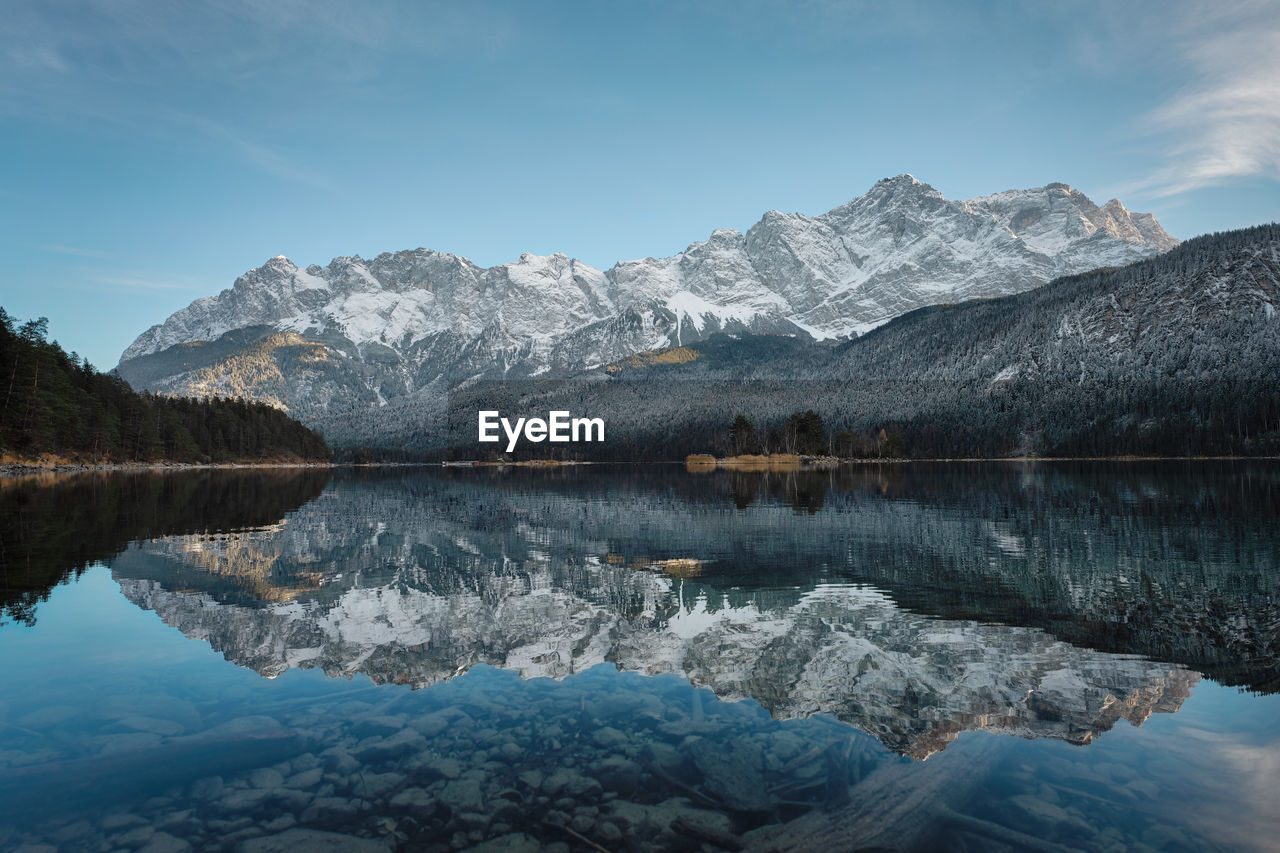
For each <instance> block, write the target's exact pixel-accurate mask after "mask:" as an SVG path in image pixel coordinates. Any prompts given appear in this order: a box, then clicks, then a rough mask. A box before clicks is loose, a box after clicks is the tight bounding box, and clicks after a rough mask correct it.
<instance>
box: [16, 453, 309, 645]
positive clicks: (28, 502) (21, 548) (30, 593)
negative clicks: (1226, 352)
mask: <svg viewBox="0 0 1280 853" xmlns="http://www.w3.org/2000/svg"><path fill="white" fill-rule="evenodd" d="M328 482H329V472H328V470H315V469H302V470H299V469H294V470H284V471H282V470H274V471H181V472H166V473H138V474H122V473H115V474H101V473H96V474H78V475H74V476H69V477H67V476H64V477H51V475H42V476H38V477H27V478H21V479H10V480H0V624H4V623H5V622H9V621H14V622H19V623H23V624H28V625H29V624H33V623H34V622H35V610H36V606H37V605H38V604H39V603H40V602H41V601H44V600H45V599H47V598H48V596H49V592H50V590H52V589H53V587H55V586H57V585H58V584H59V583H61V582H62V581H64V580H66V579H68V578H70V577H75V576H78V575H79V574H80V573H81V572H82V571H84V569H85V568H86V567H88V566H89V565H90V564H92V563H94V562H99V561H103V560H108V559H110V558H111V557H113V556H115V555H116V554H118V553H119V552H120V551H122V550H123V549H124V548H125V547H126V546H128V544H129V543H130V542H132V541H135V540H140V539H154V538H156V537H160V536H177V535H183V534H190V533H203V532H218V531H228V530H236V529H244V528H249V527H263V526H266V525H269V524H274V523H276V522H278V521H279V520H280V519H281V518H283V517H284V515H285V514H286V513H289V512H291V511H293V510H295V509H297V508H298V507H300V506H302V505H303V504H304V503H306V502H307V501H310V500H311V499H313V498H315V497H316V496H317V495H319V494H320V492H322V491H323V490H324V487H325V485H326V484H327V483H328Z"/></svg>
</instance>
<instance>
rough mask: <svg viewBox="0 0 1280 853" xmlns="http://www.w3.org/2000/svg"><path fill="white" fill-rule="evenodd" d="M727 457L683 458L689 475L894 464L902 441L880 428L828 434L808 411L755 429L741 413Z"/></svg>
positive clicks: (732, 430)
mask: <svg viewBox="0 0 1280 853" xmlns="http://www.w3.org/2000/svg"><path fill="white" fill-rule="evenodd" d="M728 445H729V450H730V454H729V455H728V456H724V457H720V458H717V457H715V456H713V455H711V454H709V453H693V454H690V455H689V456H687V457H685V464H686V466H687V467H688V468H689V469H690V470H691V471H706V470H711V469H714V468H718V467H725V468H735V469H740V470H742V469H746V470H769V469H775V468H796V467H801V466H809V467H824V466H831V465H835V464H837V463H839V462H840V461H841V460H842V459H859V460H868V459H899V458H901V457H902V455H903V449H904V442H903V440H902V437H901V436H899V435H896V434H893V433H890V432H888V431H887V429H886V428H884V427H881V428H880V430H879V431H878V432H869V433H861V432H854V431H853V430H847V429H842V430H837V431H836V432H834V433H831V434H828V433H827V430H826V427H825V426H824V424H823V422H822V416H821V415H819V414H818V413H817V412H815V411H813V410H812V409H808V410H806V411H804V412H793V413H792V414H791V416H790V417H788V418H787V419H786V421H784V422H783V423H782V424H780V425H778V426H776V427H773V428H768V429H759V428H757V427H756V425H755V424H754V423H752V422H751V420H750V419H749V418H748V417H747V416H746V415H744V414H739V415H737V417H735V418H734V419H733V423H732V424H731V425H730V426H729V441H728Z"/></svg>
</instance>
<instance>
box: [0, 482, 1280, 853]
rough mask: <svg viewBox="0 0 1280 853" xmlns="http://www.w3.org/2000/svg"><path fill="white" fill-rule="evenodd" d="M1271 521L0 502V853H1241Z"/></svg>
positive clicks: (203, 487)
mask: <svg viewBox="0 0 1280 853" xmlns="http://www.w3.org/2000/svg"><path fill="white" fill-rule="evenodd" d="M1278 484H1280V467H1278V466H1275V465H1272V464H1268V463H1250V464H1238V465H1237V464H1225V463H1224V464H1217V463H1203V464H1197V465H1184V464H1164V465H1155V464H1147V463H1143V464H1140V465H1139V464H1133V465H1119V464H1111V465H1103V464H1085V463H1079V464H1040V465H1035V466H1021V465H1015V464H983V465H950V466H929V465H919V464H911V465H902V466H883V467H858V468H849V467H846V468H841V469H839V470H835V471H826V472H821V473H816V472H771V473H770V472H763V473H760V472H752V473H747V472H715V473H707V474H693V473H689V472H686V471H685V470H683V468H682V467H680V466H669V467H662V466H635V467H616V468H611V467H604V466H601V467H592V468H578V469H566V470H541V471H530V470H516V471H498V470H453V469H445V470H441V469H436V468H399V469H350V470H340V471H337V472H335V473H333V474H332V476H331V475H330V473H329V472H326V471H293V472H279V471H277V472H272V473H266V472H200V473H177V474H170V475H136V476H133V475H131V476H120V477H101V476H89V477H79V478H71V479H57V480H56V481H54V482H52V483H43V482H25V483H16V482H13V481H9V482H6V483H0V508H3V509H4V510H5V512H4V513H3V515H2V516H0V570H2V571H0V576H2V580H3V593H4V601H3V606H4V610H5V616H6V619H5V620H4V621H7V622H9V623H11V624H3V621H0V683H4V684H5V686H6V688H7V692H6V693H5V694H3V695H0V847H5V846H8V845H19V844H22V843H28V844H38V843H50V844H55V845H57V846H58V847H59V848H61V849H66V850H81V849H84V850H98V849H118V848H125V847H128V848H132V849H138V848H139V847H142V846H143V845H152V846H153V847H155V849H173V850H179V849H186V847H184V846H183V845H184V844H190V845H191V846H192V847H194V848H195V849H200V850H210V851H213V850H237V849H239V850H245V851H247V853H265V851H268V850H273V849H280V848H281V847H282V846H288V845H292V846H293V847H307V846H317V845H321V846H322V845H324V844H329V845H338V844H342V845H345V848H349V849H369V850H373V849H375V848H376V849H386V848H393V849H404V850H429V851H438V853H446V851H451V850H461V849H476V850H495V849H503V850H506V849H515V850H525V849H527V850H534V849H553V850H557V851H559V853H565V851H566V850H570V851H572V850H587V849H596V850H598V849H601V848H603V849H606V850H612V851H614V853H619V851H627V850H630V851H635V853H638V851H655V853H656V851H661V850H680V851H688V853H693V851H698V850H711V849H740V848H745V849H748V850H761V851H766V850H770V851H781V850H812V849H833V850H834V849H854V848H858V847H868V846H869V847H888V848H894V849H902V850H956V851H960V850H974V849H984V850H985V849H993V850H1016V849H1054V850H1061V849H1086V850H1100V849H1112V848H1114V849H1174V850H1198V849H1205V848H1207V847H1221V848H1224V849H1264V848H1266V847H1267V845H1268V844H1269V842H1270V840H1271V839H1273V838H1274V837H1275V834H1276V833H1278V832H1280V814H1277V812H1276V810H1275V808H1274V804H1273V803H1272V802H1271V799H1270V795H1269V792H1270V791H1271V790H1273V788H1274V785H1273V784H1272V782H1274V781H1275V780H1276V778H1277V776H1276V773H1277V769H1278V768H1280V763H1278V762H1277V761H1276V758H1275V757H1276V756H1277V755H1280V730H1278V729H1277V725H1276V722H1275V721H1276V720H1278V719H1280V714H1276V713H1274V711H1275V710H1276V709H1277V708H1278V706H1277V704H1276V702H1277V700H1280V697H1277V696H1272V695H1266V694H1270V693H1275V692H1276V691H1277V688H1278V687H1280V679H1278V678H1277V672H1278V670H1277V659H1276V652H1277V648H1278V644H1280V641H1278V639H1277V636H1276V634H1277V630H1280V613H1277V608H1278V607H1280V573H1278V572H1277V571H1276V567H1277V566H1280V524H1277V523H1276V522H1277V520H1278V519H1280V513H1278V512H1277V507H1278V506H1280V500H1278V496H1280V488H1278ZM101 563H105V564H106V566H107V567H109V572H110V576H108V575H107V571H108V569H107V568H104V567H103V566H102V565H101ZM86 567H88V568H87V571H88V573H87V574H82V573H83V572H84V571H85V570H86ZM112 580H114V582H115V583H114V584H113V583H112V582H111V581H112ZM117 585H118V589H119V591H120V592H123V594H124V598H121V597H120V595H118V594H117V593H116V588H117ZM51 592H52V594H51ZM126 599H127V600H126ZM130 602H132V603H130ZM134 605H137V607H135V606H134ZM139 608H141V609H139ZM157 616H158V617H159V618H158V619H157V618H156V617H157ZM80 623H84V624H85V625H86V626H87V627H85V628H79V627H77V626H78V625H79V624H80ZM175 628H176V629H177V631H174V630H172V629H175ZM179 631H180V632H181V634H179V633H178V632H179ZM78 632H79V633H78ZM184 634H185V635H186V637H189V638H192V639H194V640H197V641H198V642H188V641H187V640H186V639H184V637H183V636H182V635H184ZM101 637H108V638H110V639H109V642H101V641H100V640H99V639H98V638H101ZM209 648H212V649H213V650H216V652H217V653H218V654H220V655H222V656H223V657H225V658H226V660H228V661H231V662H232V663H234V664H235V666H231V665H228V664H227V663H225V662H224V661H222V660H219V659H217V655H215V654H213V653H211V652H210V651H209ZM321 672H323V673H324V674H325V675H328V676H333V677H334V678H325V677H323V675H321V674H320V673H321ZM255 673H257V675H255ZM464 674H465V677H461V676H463V675H464ZM258 675H261V676H266V678H260V677H258ZM543 676H548V677H543ZM346 679H354V680H355V682H356V683H355V684H347V683H346ZM370 682H372V683H370ZM1223 684H1225V685H1237V686H1239V687H1241V688H1244V689H1245V691H1247V692H1237V691H1235V690H1230V689H1224V688H1222V687H1221V686H1219V685H1223ZM19 688H20V689H19ZM1193 689H1194V694H1195V695H1194V696H1193V695H1192V693H1193ZM713 695H714V697H717V698H718V699H719V700H721V701H716V698H713ZM1268 709H1270V711H1271V712H1270V713H1268ZM1175 712H1176V713H1175ZM1121 720H1124V721H1127V722H1128V723H1130V724H1131V725H1130V726H1125V725H1121V724H1120V721H1121ZM1113 727H1115V728H1116V729H1117V730H1116V731H1115V732H1113V733H1112V734H1109V735H1106V736H1105V737H1102V738H1101V739H1099V735H1101V734H1103V733H1105V732H1108V731H1109V730H1111V729H1112V728H1113ZM1010 734H1012V735H1017V736H1018V737H1008V736H1007V735H1010ZM1085 744H1092V745H1090V746H1088V747H1087V748H1083V749H1077V748H1075V747H1077V746H1081V745H1085ZM895 753H897V754H896V755H895ZM904 756H905V757H904ZM926 757H928V758H929V760H928V761H921V760H919V759H923V758H926ZM325 833H337V835H325ZM575 833H576V834H575ZM263 836H266V837H263ZM148 839H149V840H148ZM583 839H587V841H583ZM259 844H261V845H265V846H259ZM156 845H159V846H156ZM272 845H275V846H274V847H273V846H272ZM485 845H490V846H488V847H486V846H485ZM592 845H594V846H592ZM144 849H146V848H144Z"/></svg>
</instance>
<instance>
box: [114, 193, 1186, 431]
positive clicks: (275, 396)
mask: <svg viewBox="0 0 1280 853" xmlns="http://www.w3.org/2000/svg"><path fill="white" fill-rule="evenodd" d="M1177 244H1178V241H1177V240H1175V239H1174V238H1172V237H1170V236H1169V235H1168V234H1167V233H1165V231H1164V230H1163V229H1162V228H1161V227H1160V225H1159V223H1158V222H1156V220H1155V218H1154V217H1152V216H1151V215H1149V214H1132V213H1130V212H1129V211H1128V210H1126V209H1125V207H1124V206H1123V205H1122V204H1121V203H1120V202H1119V201H1116V200H1112V201H1110V202H1108V203H1107V204H1106V205H1104V206H1103V207H1101V208H1099V207H1098V206H1096V205H1094V204H1093V203H1092V202H1091V201H1090V200H1089V199H1088V198H1087V197H1085V196H1084V195H1083V194H1082V193H1080V192H1079V191H1077V190H1073V189H1071V188H1070V187H1068V186H1066V185H1065V184H1057V183H1055V184H1049V185H1047V186H1045V187H1041V188H1037V189H1030V190H1011V191H1008V192H1004V193H998V194H996V195H992V196H983V197H980V198H976V199H972V200H970V201H953V200H949V199H946V198H943V196H942V195H941V194H940V193H939V192H938V191H936V190H934V189H933V188H932V187H930V186H929V185H928V184H924V183H921V182H920V181H917V180H916V179H915V178H913V177H911V176H910V175H899V176H897V177H895V178H888V179H885V180H882V181H880V182H878V183H877V184H876V185H875V186H873V187H872V188H871V189H870V191H868V192H867V193H866V194H865V195H863V196H860V197H858V198H855V199H854V200H852V201H850V202H849V203H847V204H844V205H841V206H839V207H837V208H835V209H834V210H831V211H829V212H827V213H825V214H822V215H821V216H816V217H809V216H804V215H802V214H798V213H791V214H788V213H780V212H778V211H770V212H769V213H767V214H765V215H764V217H763V218H762V219H761V220H760V221H759V222H757V223H756V224H755V225H754V226H752V227H751V228H750V229H749V230H748V231H747V232H746V233H745V234H743V233H741V232H738V231H735V230H732V229H721V230H718V231H715V232H714V233H713V234H712V235H711V236H710V237H709V238H708V239H707V240H705V241H703V242H699V243H694V244H692V245H691V246H689V247H688V248H687V249H685V250H684V251H683V252H681V253H679V254H677V255H675V256H673V257H669V258H645V259H642V260H635V261H626V262H622V263H619V264H617V265H615V266H614V267H612V268H611V269H609V270H607V271H603V272H602V271H601V270H598V269H595V268H593V267H591V266H589V265H587V264H585V263H582V262H581V261H578V260H576V259H573V258H569V257H568V256H566V255H563V254H555V255H550V256H546V257H542V256H536V255H530V254H525V255H522V256H521V257H520V259H519V260H517V261H515V262H513V263H508V264H501V265H499V266H494V267H489V268H483V267H479V266H477V265H476V264H473V263H472V262H471V261H469V260H467V259H466V258H461V257H458V256H456V255H452V254H447V253H442V252H436V251H431V250H427V249H415V250H410V251H402V252H396V253H394V254H389V253H387V254H382V255H379V256H377V257H376V258H373V259H372V260H364V259H362V258H359V257H341V258H336V259H334V260H333V261H332V262H331V263H330V264H329V265H328V266H327V267H320V266H315V265H313V266H309V267H307V268H305V269H302V268H299V267H297V266H296V265H294V263H293V262H292V261H290V260H289V259H287V258H284V257H276V258H272V259H271V260H269V261H267V262H266V263H265V264H263V265H262V266H261V267H258V268H256V269H253V270H250V271H249V272H247V273H245V274H244V275H243V276H241V277H240V278H238V279H237V280H236V282H235V284H234V285H233V286H232V287H231V288H229V289H227V290H224V291H222V292H221V293H219V294H217V295H216V296H210V297H205V298H203V299H198V300H196V301H195V302H193V303H192V304H191V305H189V306H188V307H186V308H184V309H182V310H181V311H178V312H177V313H175V314H174V315H172V316H171V317H169V319H168V320H166V321H165V322H164V323H162V324H160V325H157V326H153V327H152V328H150V329H148V330H147V331H146V332H144V333H143V334H142V335H140V336H139V337H138V339H137V340H136V341H134V343H133V344H132V345H131V346H130V347H129V348H128V349H127V350H125V352H124V354H123V355H122V357H121V364H120V367H119V370H120V373H121V374H122V375H123V376H124V377H125V378H126V379H127V380H128V381H129V382H130V383H132V384H133V385H135V386H136V387H140V388H147V389H150V390H157V391H166V392H178V393H185V394H196V395H242V396H245V397H249V398H253V399H261V400H267V401H270V402H273V403H276V404H278V405H281V406H283V407H285V408H287V409H289V410H290V411H292V412H295V413H297V414H299V415H301V416H304V417H305V416H318V415H323V414H329V415H332V414H333V413H335V412H342V411H347V410H350V409H360V408H367V407H369V406H376V405H380V404H383V403H385V402H387V401H389V400H393V399H395V398H400V397H406V396H408V395H413V394H415V392H418V393H421V392H423V391H424V390H427V391H441V390H444V389H446V388H448V387H450V386H452V385H454V384H456V383H457V382H460V381H463V380H466V379H468V378H471V377H475V376H488V377H507V378H518V377H522V376H537V375H556V374H557V373H561V372H573V371H579V370H582V369H585V368H592V367H597V366H599V365H602V364H606V363H609V362H611V361H614V360H616V359H619V358H621V357H624V356H627V355H630V354H632V353H635V352H639V351H643V350H648V349H654V348H659V347H663V346H669V345H673V344H682V343H690V342H692V341H695V340H699V339H701V338H703V337H706V336H708V335H710V334H712V333H715V332H718V331H729V332H733V333H750V332H770V333H783V334H793V335H798V336H808V337H812V338H814V339H819V340H821V339H828V338H845V337H850V336H854V335H857V334H860V333H863V332H865V331H867V330H869V329H872V328H874V327H876V326H878V325H880V324H882V323H884V322H886V321H888V320H890V319H892V318H893V317H896V316H898V315H900V314H903V313H905V312H907V311H910V310H912V309H914V308H918V307H921V306H924V305H930V304H936V303H940V302H955V301H961V300H966V299H972V298H976V297H990V296H998V295H1003V294H1008V293H1013V292H1018V291H1023V290H1027V289H1029V288H1032V287H1035V286H1037V285H1040V284H1043V283H1044V282H1046V281H1048V280H1050V279H1052V278H1053V277H1055V276H1058V275H1063V274H1069V273H1075V272H1081V271H1084V270H1087V269H1092V268H1095V267H1099V266H1116V265H1123V264H1126V263H1129V262H1131V261H1134V260H1138V259H1141V258H1145V257H1149V256H1151V255H1154V254H1157V253H1159V252H1162V251H1164V250H1166V249H1169V248H1171V247H1173V246H1176V245H1177Z"/></svg>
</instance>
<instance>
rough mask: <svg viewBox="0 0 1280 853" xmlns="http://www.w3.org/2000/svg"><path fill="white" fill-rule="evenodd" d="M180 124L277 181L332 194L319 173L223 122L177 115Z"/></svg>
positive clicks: (328, 183) (332, 187)
mask: <svg viewBox="0 0 1280 853" xmlns="http://www.w3.org/2000/svg"><path fill="white" fill-rule="evenodd" d="M175 118H177V119H178V120H185V121H187V122H189V123H190V124H192V125H194V126H195V127H196V128H197V129H198V130H199V131H200V132H202V133H204V134H206V135H208V136H211V137H213V138H214V139H216V140H217V141H219V142H220V143H222V144H224V145H226V146H227V148H229V149H230V150H231V151H233V152H234V153H235V155H236V156H237V157H238V158H239V159H240V160H241V161H243V162H245V163H247V164H249V165H250V166H253V167H254V168H257V169H260V170H262V171H264V172H267V173H269V174H272V175H275V176H276V177H278V178H284V179H285V180H287V181H293V182H295V183H299V184H306V185H308V186H311V187H316V188H318V189H325V190H332V189H334V185H333V183H332V182H331V181H330V180H329V179H328V178H327V177H326V176H324V175H322V174H321V173H320V172H317V171H315V170H313V169H309V168H307V167H306V166H304V165H302V164H301V163H299V162H298V161H297V160H295V159H292V158H290V157H286V156H285V155H283V154H281V153H280V152H279V151H276V150H275V149H273V148H270V147H268V146H266V145H263V144H261V143H259V142H256V141H254V140H252V139H249V138H248V137H246V136H245V135H244V134H243V133H241V132H239V131H237V130H234V129H232V128H230V127H228V126H227V125H225V124H222V123H221V122H217V121H214V120H213V119H210V118H206V117H203V116H187V117H182V116H178V115H176V114H175Z"/></svg>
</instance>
